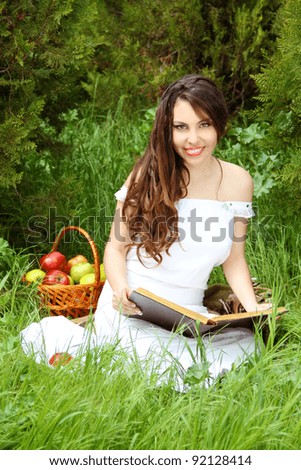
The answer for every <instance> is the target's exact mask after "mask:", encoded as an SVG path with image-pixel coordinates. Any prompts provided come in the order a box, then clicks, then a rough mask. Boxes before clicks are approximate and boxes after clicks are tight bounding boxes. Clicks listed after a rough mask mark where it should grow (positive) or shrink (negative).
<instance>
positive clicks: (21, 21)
mask: <svg viewBox="0 0 301 470" xmlns="http://www.w3.org/2000/svg"><path fill="white" fill-rule="evenodd" d="M0 15H1V16H0V51H1V56H0V72H1V73H0V87H1V96H0V106H1V111H2V112H1V115H0V165H1V175H0V186H4V187H6V186H8V185H15V184H16V183H17V182H18V181H19V180H20V177H21V164H24V161H25V160H26V159H27V158H38V151H39V148H40V147H41V146H43V144H45V139H43V133H42V132H41V128H40V123H41V121H42V120H45V119H49V120H50V121H51V122H57V121H58V114H59V113H60V112H61V111H63V110H64V109H68V107H70V106H72V105H74V103H78V102H80V101H81V99H82V97H81V94H82V88H81V86H80V81H81V78H82V77H83V71H82V68H83V67H86V64H87V63H88V62H89V61H90V60H91V58H92V56H93V51H94V47H95V46H96V43H97V40H96V35H95V34H94V33H93V30H92V27H91V26H90V25H91V23H93V20H94V17H95V15H96V8H95V4H94V2H91V1H89V0H83V1H81V2H78V1H76V0H63V1H60V0H41V1H39V2H38V5H37V2H35V1H34V0H21V1H19V0H9V1H2V2H1V3H0Z"/></svg>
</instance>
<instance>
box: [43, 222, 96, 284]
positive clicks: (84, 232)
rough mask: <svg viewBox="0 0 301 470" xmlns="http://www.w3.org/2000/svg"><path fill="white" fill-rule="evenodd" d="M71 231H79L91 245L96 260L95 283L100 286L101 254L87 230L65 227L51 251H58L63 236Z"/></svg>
mask: <svg viewBox="0 0 301 470" xmlns="http://www.w3.org/2000/svg"><path fill="white" fill-rule="evenodd" d="M71 230H77V231H78V232H79V233H81V234H82V235H83V236H84V237H86V239H87V240H88V242H89V245H90V247H91V250H92V254H93V258H94V265H95V283H96V284H99V282H100V259H99V254H98V251H97V247H96V245H95V242H94V240H93V239H92V238H91V237H90V235H89V234H88V232H86V230H84V229H82V228H81V227H76V226H75V225H69V226H68V227H63V228H62V230H61V231H60V233H59V234H58V235H57V236H56V238H55V240H54V242H53V245H52V248H51V251H57V247H58V245H59V243H60V241H61V239H62V238H63V236H64V235H65V233H66V232H70V231H71Z"/></svg>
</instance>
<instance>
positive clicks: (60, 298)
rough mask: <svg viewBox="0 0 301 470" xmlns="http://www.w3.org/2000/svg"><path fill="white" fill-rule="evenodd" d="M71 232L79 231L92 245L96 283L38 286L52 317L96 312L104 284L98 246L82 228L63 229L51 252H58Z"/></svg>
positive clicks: (70, 227) (79, 315)
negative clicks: (62, 241) (66, 235)
mask: <svg viewBox="0 0 301 470" xmlns="http://www.w3.org/2000/svg"><path fill="white" fill-rule="evenodd" d="M70 230H77V231H78V232H79V233H81V234H82V235H84V236H85V237H86V239H87V241H88V242H89V244H90V247H91V250H92V253H93V257H94V266H95V282H94V283H93V284H75V285H70V286H64V285H61V284H56V285H52V286H49V285H45V284H40V285H38V292H39V296H40V298H41V299H42V305H43V307H47V308H49V309H50V315H53V316H57V315H63V316H65V317H72V318H79V317H83V316H85V315H89V313H91V312H94V311H95V309H96V306H97V301H98V297H99V295H100V293H101V290H102V287H103V285H104V282H102V281H100V261H99V254H98V251H97V248H96V245H95V243H94V241H93V240H92V238H91V237H90V235H89V234H88V233H87V232H86V231H85V230H83V229H82V228H80V227H75V226H69V227H65V228H63V229H62V231H61V232H60V233H59V235H58V236H57V237H56V239H55V241H54V243H53V246H52V249H51V251H56V250H57V247H58V244H59V242H60V241H61V239H62V237H63V236H64V234H65V233H66V232H68V231H70Z"/></svg>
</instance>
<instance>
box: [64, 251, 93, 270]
mask: <svg viewBox="0 0 301 470" xmlns="http://www.w3.org/2000/svg"><path fill="white" fill-rule="evenodd" d="M87 262H88V260H87V258H86V257H85V256H83V255H76V256H74V257H73V258H70V259H69V260H68V261H67V264H66V265H65V267H64V269H63V271H65V273H67V274H70V269H71V268H72V266H75V265H76V264H78V263H87Z"/></svg>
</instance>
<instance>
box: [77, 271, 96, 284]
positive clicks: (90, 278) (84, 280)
mask: <svg viewBox="0 0 301 470" xmlns="http://www.w3.org/2000/svg"><path fill="white" fill-rule="evenodd" d="M94 282H95V274H94V273H89V274H85V275H84V276H83V277H81V278H80V280H79V283H80V284H94Z"/></svg>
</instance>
